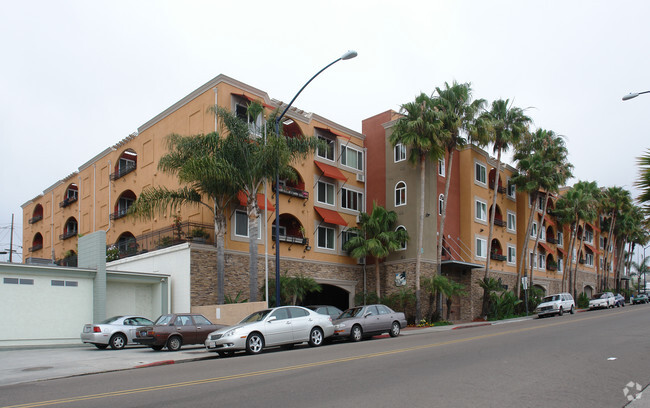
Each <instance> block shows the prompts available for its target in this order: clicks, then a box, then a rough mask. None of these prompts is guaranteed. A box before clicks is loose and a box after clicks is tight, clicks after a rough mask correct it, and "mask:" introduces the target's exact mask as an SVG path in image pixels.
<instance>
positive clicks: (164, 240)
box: [156, 237, 174, 248]
mask: <svg viewBox="0 0 650 408" xmlns="http://www.w3.org/2000/svg"><path fill="white" fill-rule="evenodd" d="M173 243H174V240H173V239H172V237H160V239H159V240H158V242H157V244H156V245H157V246H158V247H159V248H164V247H168V246H170V245H171V244H173Z"/></svg>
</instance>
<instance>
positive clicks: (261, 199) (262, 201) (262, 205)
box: [237, 191, 275, 211]
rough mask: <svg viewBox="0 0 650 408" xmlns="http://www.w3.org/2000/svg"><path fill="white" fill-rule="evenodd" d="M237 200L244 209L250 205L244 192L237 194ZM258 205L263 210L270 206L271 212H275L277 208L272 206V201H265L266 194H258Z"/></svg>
mask: <svg viewBox="0 0 650 408" xmlns="http://www.w3.org/2000/svg"><path fill="white" fill-rule="evenodd" d="M237 199H238V200H239V204H240V205H243V206H244V207H246V206H247V205H248V199H247V198H246V193H244V192H243V191H240V192H239V193H237ZM257 205H258V206H259V207H260V208H261V209H262V210H264V209H265V208H266V207H267V206H268V208H269V211H275V207H274V206H273V204H271V201H269V200H268V199H266V200H265V199H264V194H259V193H258V194H257Z"/></svg>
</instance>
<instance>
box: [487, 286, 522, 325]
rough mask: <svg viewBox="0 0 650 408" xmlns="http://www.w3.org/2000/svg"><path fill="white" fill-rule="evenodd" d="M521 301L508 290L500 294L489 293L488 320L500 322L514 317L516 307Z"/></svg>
mask: <svg viewBox="0 0 650 408" xmlns="http://www.w3.org/2000/svg"><path fill="white" fill-rule="evenodd" d="M521 303H522V301H521V300H519V299H518V298H517V295H515V294H514V292H512V291H510V290H508V291H504V292H502V293H501V294H497V293H495V292H492V293H490V312H489V313H488V318H489V319H491V320H501V319H506V318H510V317H515V316H516V313H515V310H516V308H517V305H519V304H521Z"/></svg>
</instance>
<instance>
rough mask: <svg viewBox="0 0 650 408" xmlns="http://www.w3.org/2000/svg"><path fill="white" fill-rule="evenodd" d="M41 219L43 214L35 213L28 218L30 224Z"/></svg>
mask: <svg viewBox="0 0 650 408" xmlns="http://www.w3.org/2000/svg"><path fill="white" fill-rule="evenodd" d="M42 219H43V215H36V216H34V217H32V218H30V219H29V223H30V224H35V223H37V222H39V221H40V220H42Z"/></svg>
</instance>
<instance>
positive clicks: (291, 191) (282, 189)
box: [273, 184, 309, 199]
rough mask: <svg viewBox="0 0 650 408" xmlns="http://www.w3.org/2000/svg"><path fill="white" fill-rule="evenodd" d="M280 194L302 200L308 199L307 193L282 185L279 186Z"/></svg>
mask: <svg viewBox="0 0 650 408" xmlns="http://www.w3.org/2000/svg"><path fill="white" fill-rule="evenodd" d="M273 191H275V186H273ZM280 193H282V194H288V195H290V196H293V197H298V198H304V199H308V198H309V191H305V190H301V189H299V188H296V187H290V186H287V185H284V184H280Z"/></svg>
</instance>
